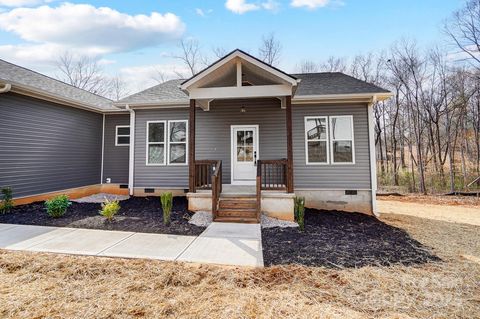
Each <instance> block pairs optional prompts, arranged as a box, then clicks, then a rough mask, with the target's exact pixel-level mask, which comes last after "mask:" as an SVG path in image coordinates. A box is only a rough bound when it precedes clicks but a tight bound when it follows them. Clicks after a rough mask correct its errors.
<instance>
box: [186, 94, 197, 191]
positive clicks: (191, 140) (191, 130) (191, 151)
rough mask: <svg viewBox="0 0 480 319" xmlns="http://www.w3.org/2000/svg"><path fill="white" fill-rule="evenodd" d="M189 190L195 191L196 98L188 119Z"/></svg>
mask: <svg viewBox="0 0 480 319" xmlns="http://www.w3.org/2000/svg"><path fill="white" fill-rule="evenodd" d="M188 190H189V192H191V193H195V191H196V189H195V100H194V99H191V100H190V118H189V121H188Z"/></svg>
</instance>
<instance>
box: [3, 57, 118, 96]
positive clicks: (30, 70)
mask: <svg viewBox="0 0 480 319" xmlns="http://www.w3.org/2000/svg"><path fill="white" fill-rule="evenodd" d="M0 61H2V62H5V63H7V64H10V65H13V66H15V67H17V68H20V69H23V70H25V71H28V72H32V73H35V74H38V75H40V76H43V77H45V78H47V79H50V80H54V81H56V82H59V83H61V84H64V85H67V86H69V87H72V88H74V89H77V90H81V91H83V92H86V93H89V94H92V95H95V96H98V97H100V98H103V99H106V100H108V101H110V102H114V100H112V99H110V98H108V97H105V96H102V95H100V94H97V93H93V92H90V91H87V90H85V89H82V88H79V87H76V86H74V85H72V84H69V83H67V82H64V81H62V80H59V79H56V78H54V77H52V76H49V75H46V74H43V73H40V72H38V71H35V70H32V69H29V68H27V67H24V66H21V65H18V64H15V63H12V62H9V61H7V60H4V59H0Z"/></svg>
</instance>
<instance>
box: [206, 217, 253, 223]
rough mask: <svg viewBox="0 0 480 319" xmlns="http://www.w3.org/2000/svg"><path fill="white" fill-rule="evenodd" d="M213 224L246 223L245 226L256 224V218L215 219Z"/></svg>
mask: <svg viewBox="0 0 480 319" xmlns="http://www.w3.org/2000/svg"><path fill="white" fill-rule="evenodd" d="M214 221H215V222H221V223H246V224H258V221H257V219H256V218H248V217H218V216H217V217H216V218H215V220H214Z"/></svg>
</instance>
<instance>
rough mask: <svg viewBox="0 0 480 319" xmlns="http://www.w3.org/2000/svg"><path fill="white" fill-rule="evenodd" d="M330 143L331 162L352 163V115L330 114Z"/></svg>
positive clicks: (353, 159) (353, 160)
mask: <svg viewBox="0 0 480 319" xmlns="http://www.w3.org/2000/svg"><path fill="white" fill-rule="evenodd" d="M330 136H331V139H330V144H331V149H332V163H333V164H354V163H355V149H354V147H355V146H354V143H353V116H351V115H339V116H330Z"/></svg>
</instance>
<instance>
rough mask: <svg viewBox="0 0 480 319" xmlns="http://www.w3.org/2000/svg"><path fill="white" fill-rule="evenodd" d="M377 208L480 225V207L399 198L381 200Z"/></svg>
mask: <svg viewBox="0 0 480 319" xmlns="http://www.w3.org/2000/svg"><path fill="white" fill-rule="evenodd" d="M377 209H378V212H380V215H382V214H385V213H386V214H402V215H409V216H415V217H421V218H428V219H435V220H441V221H447V222H452V223H463V224H471V225H477V226H480V207H475V206H465V205H463V206H458V205H448V204H443V205H440V204H436V205H433V204H427V203H424V202H422V201H419V202H409V201H404V202H399V201H397V200H395V201H393V200H392V201H390V200H385V199H382V200H379V201H378V202H377Z"/></svg>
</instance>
